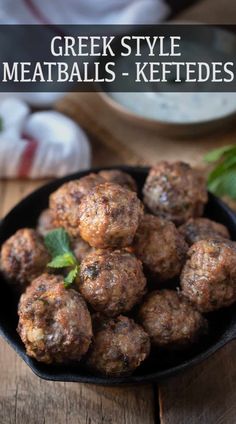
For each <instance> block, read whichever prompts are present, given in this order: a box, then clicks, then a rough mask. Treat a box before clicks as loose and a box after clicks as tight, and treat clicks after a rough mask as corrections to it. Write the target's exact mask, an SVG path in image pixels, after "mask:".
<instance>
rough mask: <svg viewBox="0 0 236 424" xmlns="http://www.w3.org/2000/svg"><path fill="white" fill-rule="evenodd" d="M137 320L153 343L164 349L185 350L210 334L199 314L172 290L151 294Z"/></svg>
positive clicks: (141, 308) (205, 322)
mask: <svg viewBox="0 0 236 424" xmlns="http://www.w3.org/2000/svg"><path fill="white" fill-rule="evenodd" d="M138 317H139V322H140V323H141V325H142V326H143V328H144V329H145V331H146V332H147V333H148V334H149V336H150V338H151V342H152V343H153V344H154V345H156V346H159V347H161V348H167V349H180V348H184V347H186V346H188V345H191V344H192V343H195V342H196V341H198V339H199V336H200V335H201V334H202V333H205V332H206V330H207V321H206V320H205V318H203V316H202V315H201V314H200V312H198V311H197V310H196V309H195V308H194V307H193V306H192V305H191V304H190V303H189V301H188V300H187V299H185V298H184V297H183V296H182V295H181V294H180V293H178V292H176V291H173V290H162V291H154V292H152V293H149V295H148V296H147V298H146V300H145V301H144V303H143V304H142V306H141V307H140V310H139V316H138Z"/></svg>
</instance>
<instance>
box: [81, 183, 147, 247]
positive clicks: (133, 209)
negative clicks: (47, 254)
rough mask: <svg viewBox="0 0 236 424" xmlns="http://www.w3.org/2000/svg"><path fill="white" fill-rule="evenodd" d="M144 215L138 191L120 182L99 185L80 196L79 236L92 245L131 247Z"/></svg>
mask: <svg viewBox="0 0 236 424" xmlns="http://www.w3.org/2000/svg"><path fill="white" fill-rule="evenodd" d="M142 215H143V206H142V204H141V202H140V200H139V199H138V197H137V195H136V193H134V192H133V191H131V190H127V189H126V188H124V187H121V186H119V185H118V184H113V183H105V184H100V185H98V186H96V187H94V188H93V189H92V190H91V191H90V193H89V194H88V195H87V196H84V197H83V198H82V199H81V202H80V205H79V231H80V235H81V237H82V238H83V239H84V240H85V241H87V242H88V243H89V244H90V246H92V247H97V248H108V247H125V246H129V245H130V244H131V243H132V241H133V238H134V235H135V232H136V230H137V228H138V225H139V222H140V219H141V217H142Z"/></svg>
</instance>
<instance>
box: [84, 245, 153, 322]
mask: <svg viewBox="0 0 236 424" xmlns="http://www.w3.org/2000/svg"><path fill="white" fill-rule="evenodd" d="M145 288H146V279H145V276H144V274H143V270H142V264H141V262H140V261H139V260H138V259H137V258H136V257H135V256H134V255H133V254H132V253H129V252H127V251H125V250H115V251H102V250H98V251H95V252H92V253H90V254H89V255H87V256H86V257H85V259H84V260H83V262H82V263H81V267H80V279H79V290H80V292H81V294H82V296H83V297H84V298H85V300H86V301H87V302H88V303H89V304H90V305H91V306H92V307H93V308H94V310H96V311H98V312H99V311H100V312H102V313H103V314H104V315H107V316H116V315H119V314H120V313H123V312H127V311H129V310H131V309H132V308H133V306H134V305H135V304H137V303H138V302H140V300H141V299H142V297H143V295H144V293H145Z"/></svg>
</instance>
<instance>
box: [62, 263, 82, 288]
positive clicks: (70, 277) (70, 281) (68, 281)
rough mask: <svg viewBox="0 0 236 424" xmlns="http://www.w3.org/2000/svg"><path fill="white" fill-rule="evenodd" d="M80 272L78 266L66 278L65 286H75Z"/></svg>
mask: <svg viewBox="0 0 236 424" xmlns="http://www.w3.org/2000/svg"><path fill="white" fill-rule="evenodd" d="M78 271H79V266H78V265H77V266H76V267H75V268H73V269H72V270H71V271H70V272H69V274H67V276H66V277H65V278H64V286H65V287H69V286H70V285H71V284H73V282H74V280H75V279H76V277H77V275H78Z"/></svg>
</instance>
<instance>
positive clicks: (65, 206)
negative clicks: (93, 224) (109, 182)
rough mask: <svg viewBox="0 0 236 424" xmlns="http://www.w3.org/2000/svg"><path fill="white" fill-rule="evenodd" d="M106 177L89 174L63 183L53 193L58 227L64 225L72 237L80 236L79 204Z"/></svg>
mask: <svg viewBox="0 0 236 424" xmlns="http://www.w3.org/2000/svg"><path fill="white" fill-rule="evenodd" d="M103 182H104V179H103V178H102V177H100V176H99V175H97V174H89V175H86V176H85V177H83V178H80V179H79V180H73V181H70V182H68V183H65V184H63V185H62V186H61V187H59V189H58V190H56V191H55V192H54V193H52V194H51V196H50V199H49V204H50V209H51V211H52V216H53V219H54V222H55V225H56V226H57V227H63V228H65V230H66V231H67V232H68V233H69V235H70V236H72V237H78V236H79V230H78V227H79V211H78V206H79V203H80V201H81V199H82V197H83V196H84V195H86V194H87V193H89V192H90V190H91V189H92V188H93V187H95V186H96V185H98V184H101V183H103Z"/></svg>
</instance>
